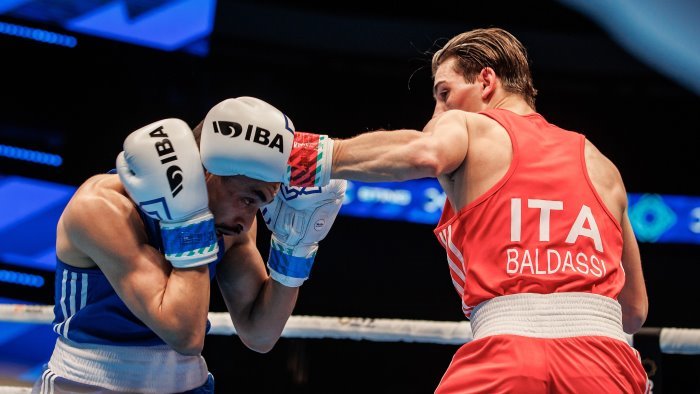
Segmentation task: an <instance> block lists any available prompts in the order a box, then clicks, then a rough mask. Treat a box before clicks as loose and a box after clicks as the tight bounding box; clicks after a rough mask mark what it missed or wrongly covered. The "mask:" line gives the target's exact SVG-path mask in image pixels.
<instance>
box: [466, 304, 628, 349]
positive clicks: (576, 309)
mask: <svg viewBox="0 0 700 394" xmlns="http://www.w3.org/2000/svg"><path fill="white" fill-rule="evenodd" d="M470 320H471V326H472V334H473V337H474V339H479V338H484V337H488V336H492V335H501V334H512V335H522V336H526V337H533V338H567V337H576V336H606V337H610V338H614V339H619V340H621V341H624V342H627V339H626V336H625V333H624V332H623V331H622V309H621V307H620V304H619V303H618V302H617V301H615V300H613V299H612V298H609V297H605V296H601V295H597V294H591V293H552V294H534V293H523V294H513V295H507V296H501V297H496V298H493V299H490V300H488V301H484V302H482V303H481V304H479V305H477V307H476V308H474V310H473V311H472V315H471V319H470Z"/></svg>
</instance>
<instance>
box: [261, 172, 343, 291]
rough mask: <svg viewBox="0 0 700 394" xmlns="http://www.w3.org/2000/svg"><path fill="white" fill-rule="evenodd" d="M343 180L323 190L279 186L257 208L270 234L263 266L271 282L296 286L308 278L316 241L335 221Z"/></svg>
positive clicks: (319, 188)
mask: <svg viewBox="0 0 700 394" xmlns="http://www.w3.org/2000/svg"><path fill="white" fill-rule="evenodd" d="M346 187H347V181H345V180H341V179H333V180H331V182H330V183H329V184H328V185H327V186H324V187H301V188H300V187H291V186H287V185H284V184H283V185H281V186H280V191H279V192H278V193H277V194H276V195H275V198H274V200H273V201H272V202H271V203H270V204H267V205H265V206H264V207H262V208H261V212H262V215H263V218H264V219H265V224H266V225H267V227H268V228H269V229H270V231H272V239H271V241H270V256H269V259H268V262H267V267H268V268H269V269H270V276H271V277H272V279H274V280H276V281H278V282H279V283H281V284H283V285H285V286H288V287H299V286H301V285H302V283H304V281H305V280H306V279H308V278H309V274H310V272H311V267H312V265H313V262H314V258H315V257H316V251H317V250H318V243H319V241H321V240H323V239H324V238H325V237H326V235H327V234H328V231H329V230H330V229H331V226H332V225H333V222H334V221H335V218H336V216H337V215H338V211H339V210H340V206H341V205H342V203H343V198H344V197H345V189H346Z"/></svg>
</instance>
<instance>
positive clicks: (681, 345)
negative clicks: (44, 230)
mask: <svg viewBox="0 0 700 394" xmlns="http://www.w3.org/2000/svg"><path fill="white" fill-rule="evenodd" d="M53 318H54V314H53V306H51V305H26V304H0V321H6V322H16V323H35V324H51V322H52V321H53ZM209 320H210V322H211V329H210V331H209V333H208V334H210V335H235V334H236V329H235V327H234V326H233V323H232V322H231V318H230V316H229V314H228V313H225V312H209ZM649 329H650V330H646V331H647V332H649V331H653V332H658V333H659V334H658V337H659V347H660V349H661V352H662V353H666V354H689V355H694V354H700V329H694V328H675V327H667V328H660V329H655V328H653V327H650V328H649ZM282 337H284V338H315V339H322V338H331V339H353V340H368V341H377V342H417V343H434V344H445V345H462V344H464V343H467V342H469V341H471V340H472V339H473V338H472V331H471V326H470V325H469V322H468V321H466V320H465V321H431V320H407V319H378V318H377V319H375V318H367V317H329V316H304V315H292V316H291V317H290V318H289V320H288V321H287V324H286V326H285V328H284V330H283V331H282ZM627 340H628V343H630V344H633V342H634V336H632V335H627Z"/></svg>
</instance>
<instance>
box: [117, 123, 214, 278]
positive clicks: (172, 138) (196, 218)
mask: <svg viewBox="0 0 700 394" xmlns="http://www.w3.org/2000/svg"><path fill="white" fill-rule="evenodd" d="M117 173H118V174H119V178H120V179H121V181H122V183H123V184H124V187H125V188H126V191H127V193H129V196H130V197H131V199H132V200H134V202H136V204H138V206H139V208H140V209H141V210H142V211H143V212H144V213H146V214H147V215H148V216H150V217H152V218H153V219H157V220H159V221H160V230H161V236H162V240H163V249H164V253H165V258H166V259H167V260H168V261H170V263H171V264H172V265H173V267H178V268H187V267H195V266H199V265H204V264H208V263H210V262H212V261H214V260H215V259H216V256H217V252H218V251H219V247H218V244H217V239H216V230H215V229H214V216H213V215H212V214H211V212H210V211H209V198H208V196H207V187H206V183H205V180H204V170H203V169H202V162H201V161H200V159H199V149H197V143H196V142H195V139H194V135H193V134H192V130H191V129H190V128H189V126H188V125H187V124H186V123H185V122H183V121H182V120H180V119H164V120H160V121H158V122H154V123H151V124H149V125H147V126H144V127H142V128H140V129H138V130H136V131H134V132H132V133H131V134H129V136H128V137H127V138H126V140H124V151H122V152H121V153H119V155H118V156H117Z"/></svg>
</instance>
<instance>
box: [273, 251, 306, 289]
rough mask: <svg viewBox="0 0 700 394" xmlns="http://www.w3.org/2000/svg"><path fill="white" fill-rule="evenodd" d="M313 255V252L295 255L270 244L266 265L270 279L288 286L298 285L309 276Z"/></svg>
mask: <svg viewBox="0 0 700 394" xmlns="http://www.w3.org/2000/svg"><path fill="white" fill-rule="evenodd" d="M315 257H316V254H315V253H314V255H313V256H311V257H296V256H292V255H290V254H287V253H284V252H282V251H281V250H278V249H275V248H274V247H273V246H271V247H270V257H269V259H268V261H267V267H268V268H269V269H270V276H271V277H272V279H274V280H276V281H278V282H280V283H281V284H283V285H285V286H288V287H299V286H301V285H302V283H304V281H305V280H306V279H308V278H309V274H310V273H311V267H312V266H313V264H314V258H315Z"/></svg>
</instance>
